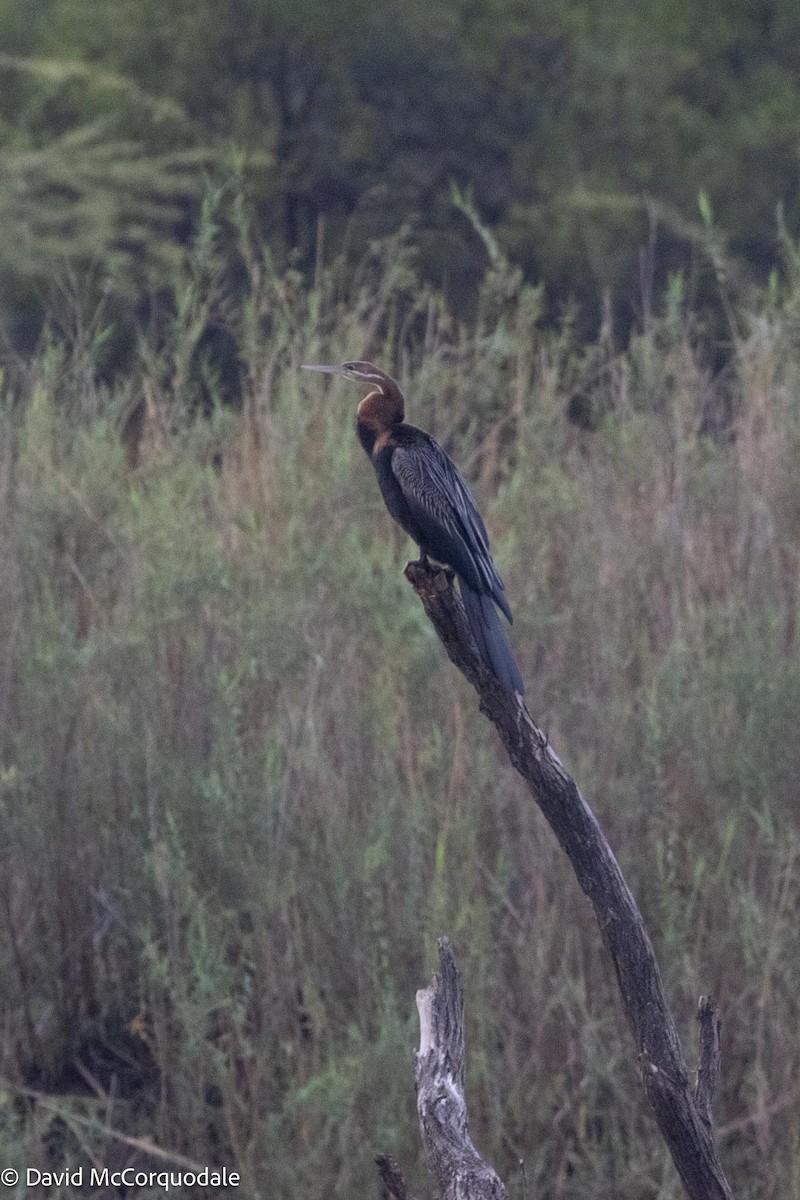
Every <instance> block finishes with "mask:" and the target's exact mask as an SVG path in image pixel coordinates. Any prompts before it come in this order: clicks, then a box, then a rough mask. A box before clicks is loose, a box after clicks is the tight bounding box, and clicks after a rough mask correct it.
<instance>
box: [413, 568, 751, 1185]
mask: <svg viewBox="0 0 800 1200" xmlns="http://www.w3.org/2000/svg"><path fill="white" fill-rule="evenodd" d="M406 578H407V579H408V580H409V582H410V583H411V584H412V586H413V587H414V590H415V591H416V593H417V595H418V596H419V598H420V600H421V601H422V604H423V607H424V609H425V612H426V614H427V615H428V617H429V618H430V620H431V622H432V624H433V627H434V629H435V630H436V633H437V634H438V636H439V639H440V641H441V642H442V644H443V645H444V648H445V650H446V651H447V653H448V655H449V657H450V659H451V661H452V662H453V663H455V665H456V666H457V667H458V669H459V670H460V671H461V672H462V674H463V675H465V676H466V678H467V679H468V680H469V682H470V683H471V684H472V685H473V687H474V688H475V689H476V691H477V692H478V696H479V697H480V708H481V712H482V713H484V715H485V716H487V717H488V718H489V720H490V721H491V722H492V724H493V725H494V726H495V728H496V729H497V732H498V733H499V735H500V737H501V739H502V741H503V744H504V745H505V748H506V750H507V752H508V756H509V758H510V759H511V762H512V764H513V766H514V767H515V768H516V770H517V771H518V772H519V773H520V775H521V776H522V778H523V779H524V780H525V781H526V783H527V784H528V786H529V788H530V790H531V792H532V794H533V798H534V800H535V801H536V803H537V804H538V805H539V808H540V809H541V810H542V812H543V813H544V815H545V817H546V819H547V821H548V823H549V825H550V827H551V829H552V830H553V832H554V833H555V835H556V837H557V838H558V840H559V842H560V843H561V846H562V848H563V849H564V851H565V852H566V854H567V856H568V858H569V860H570V862H571V863H572V867H573V870H574V871H575V874H576V876H577V879H578V882H579V883H580V885H581V888H582V889H583V891H584V892H585V893H586V895H587V896H588V897H589V899H590V900H591V902H592V905H593V907H594V911H595V916H596V917H597V923H598V925H599V927H600V936H601V938H602V940H603V944H604V945H605V947H606V949H607V950H608V952H609V954H610V955H611V960H612V962H613V964H614V970H615V971H616V975H617V983H618V984H619V990H620V994H621V996H622V1004H623V1008H624V1010H625V1016H626V1017H627V1020H628V1024H629V1025H630V1027H631V1032H632V1033H633V1036H634V1039H635V1041H636V1045H637V1047H638V1050H639V1062H640V1066H641V1072H642V1079H643V1083H644V1089H645V1093H646V1095H647V1098H648V1100H649V1102H650V1104H651V1106H652V1108H653V1111H654V1113H655V1117H656V1121H657V1122H658V1127H659V1129H660V1130H661V1133H662V1135H663V1136H664V1139H665V1141H666V1143H667V1145H668V1146H669V1149H670V1153H671V1154H672V1158H673V1161H674V1163H675V1166H676V1167H677V1170H678V1174H679V1175H680V1177H681V1180H682V1182H683V1186H684V1188H685V1189H686V1192H687V1193H688V1195H689V1197H690V1198H691V1200H733V1194H732V1192H731V1189H730V1187H729V1185H728V1182H727V1180H726V1178H725V1174H724V1172H723V1170H722V1166H721V1164H720V1162H719V1159H718V1157H717V1152H716V1148H715V1146H714V1139H713V1131H712V1126H711V1106H712V1101H713V1097H714V1088H715V1085H716V1080H717V1073H718V1069H719V1025H720V1022H719V1017H718V1015H717V1012H716V1009H715V1008H714V1006H713V1005H711V1004H710V1003H709V1002H705V1003H703V1002H701V1009H700V1014H699V1019H700V1026H701V1037H700V1073H699V1077H698V1085H697V1089H696V1091H695V1090H693V1089H692V1087H691V1085H690V1083H689V1072H688V1069H687V1066H686V1061H685V1059H684V1056H683V1050H682V1048H681V1043H680V1039H679V1037H678V1031H677V1029H676V1027H675V1022H674V1021H673V1019H672V1015H671V1013H670V1011H669V1008H668V1007H667V1001H666V998H665V996H664V988H663V985H662V983H661V975H660V973H659V969H658V964H657V963H656V960H655V956H654V954H653V948H652V946H651V945H650V939H649V938H648V936H647V931H646V929H645V927H644V922H643V921H642V917H641V914H640V912H639V909H638V908H637V906H636V901H635V900H634V898H633V896H632V894H631V892H630V889H629V888H628V885H627V884H626V882H625V879H624V878H623V875H622V872H621V871H620V869H619V865H618V864H617V860H616V859H615V857H614V854H613V852H612V850H611V847H610V846H609V844H608V842H607V841H606V839H605V837H604V835H603V832H602V830H601V829H600V826H599V825H598V823H597V820H596V818H595V816H594V813H593V812H592V810H591V809H590V808H589V806H588V804H587V803H586V801H585V800H584V799H583V796H582V795H581V794H580V792H579V791H578V788H577V786H576V784H575V783H574V781H573V780H572V779H571V778H570V776H569V775H568V774H567V772H566V771H565V770H564V767H563V766H562V764H561V762H560V761H559V759H558V756H557V755H556V753H555V751H554V750H553V748H552V746H551V745H550V744H549V742H548V740H547V737H546V735H545V734H544V733H543V732H542V730H541V729H539V727H538V726H537V725H536V724H535V722H534V721H533V719H532V718H531V716H530V713H529V712H528V710H527V708H526V707H525V705H524V703H523V701H522V700H521V698H519V697H517V696H512V695H509V694H508V693H507V692H505V691H503V689H502V688H501V687H500V685H499V684H498V682H497V680H496V679H495V678H494V676H493V675H491V674H490V673H489V671H488V670H487V669H486V667H485V666H484V665H483V662H482V660H481V658H480V656H479V654H478V650H477V647H476V646H475V643H474V641H473V639H472V636H471V634H470V632H469V628H468V625H467V622H466V616H465V614H464V609H463V606H462V604H461V600H460V599H459V597H458V595H457V594H456V592H455V591H454V589H453V587H452V584H451V580H450V578H449V576H448V574H447V573H446V572H445V571H443V570H440V569H439V568H437V567H433V566H431V565H430V564H427V563H416V562H412V563H409V564H408V565H407V567H406Z"/></svg>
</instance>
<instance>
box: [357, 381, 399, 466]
mask: <svg viewBox="0 0 800 1200" xmlns="http://www.w3.org/2000/svg"><path fill="white" fill-rule="evenodd" d="M404 416H405V401H404V399H403V393H402V392H401V391H400V388H399V387H398V386H397V384H396V383H395V382H394V380H393V379H387V380H386V382H385V383H382V384H381V386H380V389H379V390H378V391H375V392H370V394H369V395H368V396H365V397H364V399H363V400H362V401H361V403H360V404H359V406H358V409H357V410H356V429H357V431H358V437H359V440H360V442H361V445H362V446H363V447H364V449H365V450H366V452H367V454H370V455H372V454H375V453H377V452H378V450H379V449H380V447H381V445H382V444H385V443H386V442H387V441H388V439H389V437H390V436H391V432H392V430H393V429H394V428H396V426H398V425H400V424H402V421H403V418H404Z"/></svg>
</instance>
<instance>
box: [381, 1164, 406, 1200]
mask: <svg viewBox="0 0 800 1200" xmlns="http://www.w3.org/2000/svg"><path fill="white" fill-rule="evenodd" d="M375 1165H376V1167H377V1168H378V1174H379V1175H380V1177H381V1181H382V1183H383V1186H384V1188H385V1190H386V1195H387V1196H393V1197H394V1200H410V1197H409V1195H408V1188H407V1187H406V1181H405V1179H404V1178H403V1172H402V1171H401V1170H400V1168H399V1167H398V1165H397V1163H396V1162H395V1161H394V1159H393V1158H390V1157H389V1155H388V1154H377V1155H376V1156H375Z"/></svg>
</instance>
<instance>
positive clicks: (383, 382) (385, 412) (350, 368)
mask: <svg viewBox="0 0 800 1200" xmlns="http://www.w3.org/2000/svg"><path fill="white" fill-rule="evenodd" d="M303 370H304V371H322V372H324V374H326V375H341V376H342V378H343V379H352V381H353V383H365V384H367V385H368V386H369V387H370V388H371V390H370V392H369V393H368V395H366V396H365V397H364V399H363V400H362V401H361V403H360V404H359V406H358V409H357V412H356V419H357V422H358V425H359V427H366V428H367V429H370V430H372V432H373V433H374V434H376V435H380V434H381V433H383V432H386V430H388V429H391V427H392V426H393V425H397V424H399V423H400V422H401V421H402V420H403V418H404V416H405V399H404V398H403V393H402V392H401V391H400V388H399V386H398V384H397V383H396V381H395V380H394V379H392V377H391V375H387V374H386V372H385V371H382V370H381V369H380V367H376V366H375V364H374V363H371V362H346V363H342V365H341V366H340V367H303Z"/></svg>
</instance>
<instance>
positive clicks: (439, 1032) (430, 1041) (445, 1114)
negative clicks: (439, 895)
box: [416, 938, 506, 1200]
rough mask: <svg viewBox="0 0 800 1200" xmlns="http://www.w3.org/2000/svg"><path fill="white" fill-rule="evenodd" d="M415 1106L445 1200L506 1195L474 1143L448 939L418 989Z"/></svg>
mask: <svg viewBox="0 0 800 1200" xmlns="http://www.w3.org/2000/svg"><path fill="white" fill-rule="evenodd" d="M417 1009H418V1010H419V1028H420V1034H419V1053H418V1054H417V1067H416V1080H417V1111H418V1113H419V1123H420V1128H421V1130H422V1141H423V1144H424V1146H425V1153H426V1155H427V1159H428V1165H429V1167H430V1169H431V1174H432V1175H433V1177H434V1179H435V1181H436V1184H437V1186H438V1188H439V1193H440V1195H441V1197H442V1200H505V1198H506V1189H505V1187H504V1186H503V1184H502V1183H501V1181H500V1179H499V1178H498V1176H497V1174H496V1173H495V1171H494V1170H493V1169H492V1167H490V1166H489V1164H488V1163H486V1162H484V1161H483V1159H482V1158H481V1156H480V1154H478V1151H477V1150H476V1149H475V1147H474V1145H473V1144H472V1139H471V1138H470V1136H469V1129H468V1121H467V1102H466V1099H465V1097H464V996H463V993H462V991H461V981H460V979H459V977H458V971H457V970H456V964H455V960H454V958H453V951H452V948H451V946H450V941H449V939H448V938H440V939H439V974H438V975H434V977H433V982H432V983H431V985H430V987H427V988H423V989H421V990H420V991H419V992H417Z"/></svg>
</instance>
